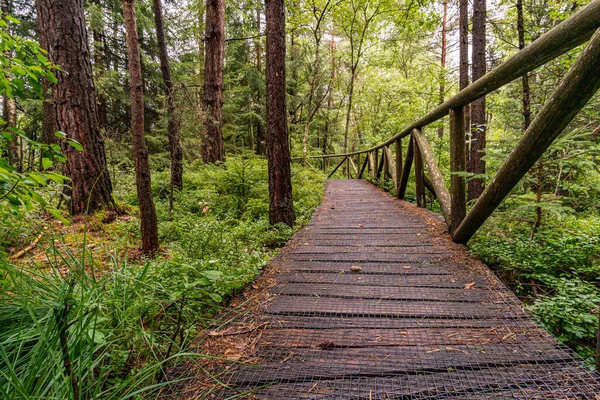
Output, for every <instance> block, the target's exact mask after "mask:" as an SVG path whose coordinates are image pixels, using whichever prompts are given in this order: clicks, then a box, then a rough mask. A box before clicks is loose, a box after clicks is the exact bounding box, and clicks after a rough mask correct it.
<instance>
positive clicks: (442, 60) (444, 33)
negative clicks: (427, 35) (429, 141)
mask: <svg viewBox="0 0 600 400" xmlns="http://www.w3.org/2000/svg"><path fill="white" fill-rule="evenodd" d="M443 6H444V13H443V15H442V44H441V50H442V55H441V57H440V104H442V103H443V102H444V96H445V94H446V84H445V83H446V53H447V47H448V46H447V42H448V40H447V33H448V26H447V25H448V0H444V4H443ZM443 136H444V126H443V125H442V126H441V127H440V128H439V129H438V137H439V138H442V137H443Z"/></svg>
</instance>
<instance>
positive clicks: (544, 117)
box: [308, 0, 600, 243]
mask: <svg viewBox="0 0 600 400" xmlns="http://www.w3.org/2000/svg"><path fill="white" fill-rule="evenodd" d="M590 37H591V39H590ZM588 39H590V40H589V43H588V44H587V45H586V47H585V48H584V49H583V51H582V52H581V54H580V55H579V56H578V57H577V60H576V61H575V62H574V63H573V64H572V65H571V67H570V68H569V71H568V72H567V74H566V75H565V76H564V77H563V78H562V79H561V81H560V84H559V85H558V86H557V88H556V89H555V90H554V92H553V93H552V95H551V96H550V98H549V99H548V100H547V101H546V103H545V104H544V105H543V107H542V108H541V109H540V111H539V112H538V113H537V115H536V117H535V119H534V120H533V121H532V123H531V124H530V126H529V127H528V128H527V130H526V131H525V132H524V133H523V135H522V137H521V139H520V140H519V142H518V143H517V145H516V146H515V148H514V149H513V150H512V152H511V153H510V154H509V155H508V157H507V159H506V160H505V161H504V162H503V163H502V165H501V166H500V168H499V169H498V171H497V173H496V174H495V176H494V178H493V179H492V180H491V182H490V183H489V184H488V185H487V187H486V188H485V190H484V192H483V194H482V195H481V196H480V197H479V198H478V199H477V201H476V203H475V205H474V206H473V207H472V208H471V210H469V212H468V213H467V212H466V211H467V210H466V193H465V176H464V172H465V126H464V122H465V121H464V109H463V108H464V107H465V106H466V105H468V104H470V103H471V102H473V101H475V100H477V99H479V98H481V97H482V96H484V95H485V94H487V93H490V92H492V91H493V90H496V89H498V88H499V87H501V86H504V85H506V84H507V83H509V82H511V81H512V80H514V79H516V78H518V77H520V76H522V75H524V74H526V73H528V72H530V71H532V70H534V69H535V68H537V67H539V66H540V65H543V64H545V63H546V62H548V61H549V60H552V59H554V58H556V57H557V56H559V55H560V54H563V53H564V52H566V51H568V50H570V49H572V48H574V47H575V46H578V45H580V44H582V43H583V42H585V41H587V40H588ZM599 89H600V0H594V1H593V2H592V3H590V4H589V5H588V6H587V7H585V8H584V9H582V10H580V11H579V12H577V13H576V14H575V15H573V16H572V17H571V18H569V19H567V20H565V21H563V22H562V23H560V24H559V25H557V26H556V27H554V28H553V29H551V30H550V31H549V32H548V33H546V34H545V35H543V36H541V37H540V38H539V39H538V40H536V41H535V42H533V43H532V44H530V45H529V46H528V47H526V48H525V49H523V50H521V51H519V52H518V53H517V54H515V55H514V56H512V57H511V58H509V59H508V60H507V61H505V62H503V63H502V64H500V66H498V67H497V68H495V69H494V70H492V71H491V72H490V73H488V74H486V75H485V76H483V77H482V78H481V79H479V80H477V81H476V82H474V83H473V84H471V85H470V86H468V87H467V88H465V89H464V90H462V91H461V92H459V93H458V94H457V95H455V96H454V97H452V98H451V99H450V100H448V101H446V102H444V103H443V104H441V105H440V106H438V107H437V108H436V109H434V110H433V111H431V112H430V113H429V114H427V115H425V116H424V117H422V118H421V119H419V120H418V121H416V122H415V123H413V124H412V125H410V126H409V127H407V128H405V129H404V130H403V131H401V132H400V133H398V134H396V135H394V136H393V137H391V138H390V139H388V140H387V141H386V142H384V143H382V144H380V145H377V146H374V147H371V148H369V149H365V150H358V151H354V152H350V153H343V154H325V155H319V156H311V157H308V158H322V159H323V160H324V159H325V158H332V157H343V158H342V160H341V162H340V163H339V164H338V165H337V166H336V167H335V169H334V170H333V171H332V172H331V173H330V174H329V177H331V176H332V175H333V174H334V173H335V172H336V171H337V170H338V169H339V167H341V166H342V165H343V164H344V162H347V163H348V166H347V172H348V178H351V174H350V165H352V166H353V167H354V170H355V173H356V175H357V178H359V179H360V178H361V177H362V175H363V172H364V169H365V167H366V166H367V165H369V169H370V170H371V172H372V173H373V179H375V180H377V179H379V177H380V176H381V173H382V171H383V179H384V180H385V179H387V178H388V177H389V178H392V179H393V180H395V185H396V195H397V196H398V198H400V199H403V198H404V194H405V191H406V185H407V182H408V178H409V175H410V169H411V166H412V164H413V162H414V168H415V188H416V195H417V198H416V200H417V206H418V207H425V203H426V197H425V188H427V189H429V191H430V192H431V193H432V194H433V195H434V197H436V198H437V200H438V202H439V203H440V206H441V209H442V213H443V216H444V219H445V220H446V223H447V225H448V228H449V231H450V233H451V235H452V239H453V240H454V241H455V242H459V243H465V242H467V241H468V240H469V239H470V238H471V237H472V236H473V235H474V234H475V232H477V230H478V229H479V228H480V227H481V225H482V224H483V223H484V222H485V221H486V220H487V218H489V216H490V215H491V214H492V213H493V212H494V210H495V209H496V208H497V207H498V206H499V205H500V203H501V202H502V201H503V200H504V198H505V197H506V196H507V195H508V194H509V193H510V192H511V191H512V189H513V188H514V187H515V186H516V185H517V183H518V182H519V181H520V180H521V178H522V177H523V176H524V175H525V174H526V173H527V171H528V170H529V169H530V168H531V167H532V166H533V165H534V164H535V162H536V161H537V160H538V159H539V158H540V157H541V156H542V155H543V153H544V152H545V151H546V150H547V149H548V147H550V145H551V144H552V143H553V142H554V140H555V139H556V138H557V137H558V135H559V134H560V133H561V132H562V131H563V129H564V128H566V126H567V125H568V124H569V123H570V122H571V121H572V119H573V118H574V117H575V115H577V113H579V111H580V110H581V109H582V108H583V107H584V106H585V104H587V102H588V101H589V100H590V99H591V98H592V96H593V95H594V94H595V93H596V92H597V91H598V90H599ZM447 114H450V133H449V138H450V172H451V174H452V175H451V179H450V189H451V190H450V191H449V190H448V188H447V186H446V183H445V181H444V179H443V176H442V174H441V171H440V169H439V167H438V165H437V161H436V159H435V156H434V154H433V152H432V150H431V147H430V145H429V143H428V142H427V138H426V136H425V135H423V134H422V129H423V128H424V127H425V126H427V125H429V124H431V123H432V122H435V121H437V120H439V119H440V118H443V117H444V116H445V115H447ZM409 134H410V135H411V138H410V143H409V147H408V151H407V152H406V159H405V162H404V166H402V165H401V163H402V142H401V139H402V138H403V137H405V136H408V135H409ZM393 143H395V145H396V157H395V158H396V165H395V168H394V165H393V161H392V158H393V155H392V151H391V150H390V148H389V146H390V145H391V144H393ZM379 149H383V150H382V157H381V159H380V162H379V163H378V162H377V158H378V157H377V154H378V150H379ZM363 153H366V157H365V161H364V164H363V165H362V168H361V169H360V172H358V170H357V168H356V166H355V164H354V162H353V160H352V156H354V155H356V156H357V158H358V161H357V164H359V165H360V154H363ZM424 165H425V166H427V170H428V172H429V176H430V178H431V179H428V178H427V176H426V175H425V173H424V168H423V167H424ZM391 171H394V172H395V173H394V174H392V173H391ZM394 175H395V176H394Z"/></svg>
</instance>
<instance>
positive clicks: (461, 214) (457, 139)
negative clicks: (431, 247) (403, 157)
mask: <svg viewBox="0 0 600 400" xmlns="http://www.w3.org/2000/svg"><path fill="white" fill-rule="evenodd" d="M465 170H466V155H465V113H464V109H463V107H458V108H452V109H450V173H451V174H452V175H451V176H450V197H451V201H450V210H451V212H450V215H451V218H450V232H453V231H455V230H456V228H458V227H459V226H460V224H461V222H462V221H463V219H465V215H466V214H467V197H466V188H465V177H464V175H462V174H463V173H464V172H465Z"/></svg>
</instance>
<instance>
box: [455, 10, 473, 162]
mask: <svg viewBox="0 0 600 400" xmlns="http://www.w3.org/2000/svg"><path fill="white" fill-rule="evenodd" d="M458 34H459V90H463V89H465V88H466V87H467V86H469V0H459V19H458ZM463 113H464V119H465V123H464V128H465V144H464V146H465V155H466V159H467V160H466V162H467V163H468V158H469V151H470V146H469V141H468V140H466V139H467V138H468V137H469V136H470V135H467V132H468V131H470V130H471V106H470V105H467V106H465V107H464V109H463Z"/></svg>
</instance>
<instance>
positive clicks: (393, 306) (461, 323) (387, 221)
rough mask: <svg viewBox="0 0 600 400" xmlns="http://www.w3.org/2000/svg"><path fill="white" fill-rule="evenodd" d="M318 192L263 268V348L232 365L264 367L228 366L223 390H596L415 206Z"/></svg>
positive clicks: (339, 187)
mask: <svg viewBox="0 0 600 400" xmlns="http://www.w3.org/2000/svg"><path fill="white" fill-rule="evenodd" d="M325 193H326V195H325V198H324V200H323V204H322V205H321V206H320V207H319V208H318V209H317V211H316V213H315V215H314V216H313V219H312V220H311V222H310V224H308V225H307V227H306V228H304V229H302V230H301V231H300V232H298V233H297V234H296V235H295V236H294V238H293V239H292V241H291V242H290V245H289V246H286V248H285V249H284V250H283V251H282V252H281V253H280V255H279V256H278V257H277V258H276V259H275V260H274V263H275V264H276V265H277V267H278V268H279V271H280V273H279V275H278V276H277V278H276V279H277V283H276V285H275V286H274V287H272V288H271V289H270V294H271V296H270V297H269V301H268V302H267V303H265V304H264V306H263V309H261V314H260V317H258V318H257V319H256V324H257V326H258V325H260V326H261V333H260V335H259V334H257V337H260V340H259V341H258V342H257V343H256V344H255V345H253V346H255V347H254V348H255V350H256V351H255V352H253V353H252V354H250V355H249V356H248V357H249V358H245V359H244V360H242V361H244V362H247V361H250V362H258V363H259V364H260V365H261V366H262V367H261V366H247V365H245V366H244V365H239V367H238V365H233V366H232V367H231V368H230V369H229V370H228V372H227V374H226V375H225V377H224V379H225V381H226V383H227V384H228V387H229V388H232V391H231V392H230V393H231V394H232V395H236V394H240V395H241V393H246V392H247V391H248V390H252V389H255V388H256V389H260V391H259V393H258V397H257V398H270V399H277V400H281V399H299V398H307V399H317V398H318V399H332V400H333V399H339V398H344V399H356V400H358V399H360V400H364V399H370V398H399V399H400V398H407V399H408V398H432V399H433V398H436V399H437V398H449V397H452V398H461V399H462V398H481V399H483V398H486V399H487V397H485V396H483V397H481V396H480V397H477V396H474V395H475V394H477V395H479V394H485V395H487V394H488V393H495V394H498V396H499V397H498V398H509V397H510V398H514V397H515V395H517V394H518V395H519V396H521V398H536V396H537V397H538V398H539V395H541V396H542V397H544V394H545V393H561V394H564V393H567V391H566V389H565V391H563V390H562V389H563V388H568V389H569V390H570V389H572V392H573V393H577V395H574V396H570V397H568V396H563V397H560V398H585V396H583V395H581V394H582V393H588V392H589V393H593V392H594V390H593V389H592V390H591V391H590V389H589V388H590V387H595V386H594V385H597V386H598V387H600V380H599V379H598V377H597V376H596V375H591V374H590V373H588V372H587V371H586V370H585V369H584V368H583V367H581V366H580V365H579V363H578V360H577V359H576V358H574V357H573V353H571V352H570V351H568V350H566V349H565V348H564V346H560V345H558V344H557V343H556V342H555V341H554V339H552V338H551V337H550V335H549V334H548V333H546V332H545V331H543V330H541V329H540V328H539V327H537V325H536V324H535V323H534V322H533V321H532V320H531V319H530V318H529V317H528V316H527V314H526V313H525V312H524V310H523V305H522V304H521V303H520V302H519V301H518V299H517V298H516V297H515V296H514V295H513V294H512V293H511V292H510V291H508V290H507V289H506V287H505V286H504V285H502V283H501V282H499V281H498V279H497V278H495V277H494V276H493V274H491V273H490V271H489V270H487V269H485V267H484V266H482V265H480V264H478V263H466V264H468V265H456V264H454V263H453V262H452V258H451V257H452V256H453V255H454V254H455V253H454V248H453V247H448V248H446V246H445V245H444V244H443V243H444V241H443V240H442V239H440V238H439V235H438V234H437V233H436V232H434V231H433V230H432V229H430V228H428V225H427V224H425V223H424V220H423V218H422V217H421V216H419V215H418V214H416V213H414V214H413V211H414V208H413V206H408V205H406V203H403V202H399V201H397V200H396V199H393V198H392V197H390V196H387V195H386V194H385V193H384V192H383V191H381V190H378V189H376V188H375V187H374V185H372V184H370V183H368V182H365V181H358V180H356V181H348V180H338V181H329V182H328V183H327V186H326V188H325ZM434 242H435V246H432V244H433V243H434ZM420 243H423V246H420V247H419V246H416V245H418V244H420ZM438 249H441V251H440V254H429V252H430V251H438ZM405 259H407V260H405ZM353 265H354V266H356V265H357V266H359V267H360V268H361V270H360V271H352V268H351V267H352V266H353ZM404 267H410V268H404ZM263 324H264V325H263ZM234 340H235V339H234ZM573 371H574V372H573ZM583 377H585V380H584V379H583ZM565 379H566V380H565ZM541 386H543V388H541ZM550 388H551V389H552V390H550ZM547 389H548V390H547ZM586 390H588V392H586ZM481 391H483V392H485V393H483V392H481ZM219 395H220V394H218V395H217V398H221V397H219ZM244 396H246V397H252V396H251V395H250V396H248V395H241V396H238V397H244ZM517 397H518V396H517ZM547 397H550V396H546V398H547ZM588 397H589V396H588Z"/></svg>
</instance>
